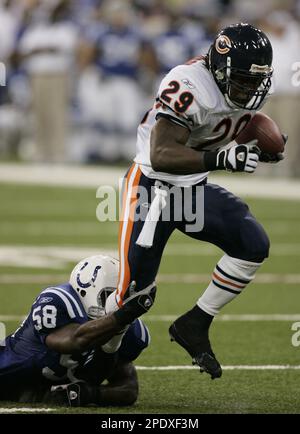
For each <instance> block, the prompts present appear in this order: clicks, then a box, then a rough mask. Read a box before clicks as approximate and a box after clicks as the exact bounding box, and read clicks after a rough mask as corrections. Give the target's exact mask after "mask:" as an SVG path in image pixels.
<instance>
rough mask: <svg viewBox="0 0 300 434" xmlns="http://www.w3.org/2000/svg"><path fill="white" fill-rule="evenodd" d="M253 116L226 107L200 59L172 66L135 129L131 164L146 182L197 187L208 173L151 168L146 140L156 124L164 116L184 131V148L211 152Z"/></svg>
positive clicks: (243, 111)
mask: <svg viewBox="0 0 300 434" xmlns="http://www.w3.org/2000/svg"><path fill="white" fill-rule="evenodd" d="M254 114H255V111H253V110H251V111H250V110H247V109H238V108H232V107H229V105H228V104H227V103H226V101H225V98H224V96H223V94H222V92H221V91H220V90H219V88H218V86H217V84H216V82H215V80H214V78H213V75H212V74H211V72H210V71H209V70H208V69H207V68H206V65H205V60H204V59H203V58H198V59H195V60H193V61H191V62H190V63H188V64H186V65H179V66H176V67H175V68H173V69H172V70H171V71H170V72H169V73H168V74H167V75H166V76H165V77H164V79H163V80H162V82H161V84H160V87H159V91H158V96H157V99H156V102H155V104H154V106H153V108H152V109H151V110H150V111H149V112H148V114H147V115H146V116H145V118H144V120H143V121H142V123H141V124H140V125H139V127H138V136H137V155H136V157H135V160H134V161H135V162H136V163H138V164H139V166H140V168H141V170H142V172H143V173H144V175H146V176H148V177H149V178H155V179H160V180H163V181H166V182H169V183H170V184H174V185H177V186H182V187H185V186H190V185H194V184H197V183H198V182H201V181H202V180H203V179H204V178H206V177H207V175H208V172H205V173H194V174H191V175H174V174H170V173H164V172H156V171H155V170H153V168H152V167H151V161H150V136H151V130H152V128H153V126H154V125H155V122H156V120H157V119H158V118H159V117H161V116H166V117H168V118H169V119H170V120H172V121H173V122H175V123H178V124H179V125H182V126H184V127H186V128H188V129H189V130H190V136H189V139H188V141H187V143H186V145H185V146H188V147H190V148H193V149H196V150H210V151H211V150H216V149H218V148H220V147H222V146H224V145H227V144H228V143H230V142H231V141H232V140H234V139H235V137H236V136H237V135H238V133H239V132H240V131H241V130H242V129H243V128H244V127H245V126H246V124H247V123H248V122H249V120H250V119H251V117H252V116H254Z"/></svg>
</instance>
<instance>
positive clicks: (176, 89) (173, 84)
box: [156, 65, 206, 130]
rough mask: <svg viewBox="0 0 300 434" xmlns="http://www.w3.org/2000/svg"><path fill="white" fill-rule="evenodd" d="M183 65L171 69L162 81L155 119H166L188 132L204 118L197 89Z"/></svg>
mask: <svg viewBox="0 0 300 434" xmlns="http://www.w3.org/2000/svg"><path fill="white" fill-rule="evenodd" d="M194 83H195V80H194V78H193V77H190V74H189V71H188V69H187V68H186V67H185V65H180V66H177V67H175V68H173V69H172V70H171V71H170V72H169V73H168V74H167V75H166V76H165V77H164V79H163V80H162V82H161V84H160V87H159V91H158V95H157V101H158V102H159V103H160V105H159V107H158V110H157V114H156V119H158V118H160V117H166V118H168V119H169V120H171V121H172V122H174V123H176V124H179V125H182V126H184V127H186V128H188V129H190V130H192V129H193V127H194V126H195V125H199V124H201V123H202V121H203V120H204V118H205V116H206V110H205V107H203V106H201V97H199V89H198V88H197V87H196V85H195V84H194Z"/></svg>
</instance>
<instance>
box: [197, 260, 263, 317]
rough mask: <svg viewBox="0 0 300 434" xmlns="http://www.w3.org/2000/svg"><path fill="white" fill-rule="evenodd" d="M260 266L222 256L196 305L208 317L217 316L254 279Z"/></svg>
mask: <svg viewBox="0 0 300 434" xmlns="http://www.w3.org/2000/svg"><path fill="white" fill-rule="evenodd" d="M260 265H261V263H257V262H249V261H244V260H243V259H237V258H232V257H231V256H228V255H224V256H223V257H222V258H221V259H220V261H219V262H218V263H217V265H216V267H215V269H214V272H213V275H212V280H211V282H210V284H209V285H208V287H207V288H206V290H205V291H204V293H203V294H202V296H201V297H200V298H199V300H198V301H197V305H198V306H199V307H200V308H201V309H202V310H204V311H205V312H206V313H208V314H209V315H212V316H215V315H217V314H218V313H219V311H220V309H221V308H222V307H223V306H225V304H227V303H229V302H230V301H231V300H233V299H234V298H235V297H236V296H237V295H239V294H240V293H241V292H242V290H243V289H244V288H245V287H246V286H247V285H248V283H250V282H251V280H253V279H254V277H255V272H256V270H257V269H258V268H259V267H260Z"/></svg>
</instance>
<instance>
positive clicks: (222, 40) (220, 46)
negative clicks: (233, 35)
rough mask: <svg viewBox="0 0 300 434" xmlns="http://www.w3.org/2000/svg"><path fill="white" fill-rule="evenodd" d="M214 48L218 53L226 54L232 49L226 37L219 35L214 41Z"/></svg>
mask: <svg viewBox="0 0 300 434" xmlns="http://www.w3.org/2000/svg"><path fill="white" fill-rule="evenodd" d="M215 47H216V50H217V52H218V53H220V54H227V53H228V52H229V51H230V48H231V47H232V45H231V41H230V39H229V38H228V36H226V35H221V36H219V37H218V38H217V39H216V42H215Z"/></svg>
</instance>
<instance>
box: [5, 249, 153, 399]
mask: <svg viewBox="0 0 300 434" xmlns="http://www.w3.org/2000/svg"><path fill="white" fill-rule="evenodd" d="M117 277H118V261H116V260H115V259H113V258H110V257H108V256H102V255H98V256H93V257H90V258H87V259H84V260H83V261H81V262H80V263H79V264H77V265H76V267H75V268H74V270H73V271H72V274H71V277H70V282H69V283H65V284H61V285H56V286H53V287H49V288H46V289H44V290H43V291H42V292H41V293H40V294H39V296H38V297H37V298H36V300H35V301H34V303H33V305H32V308H31V310H30V313H29V315H28V316H27V318H26V319H25V320H24V322H23V323H22V325H21V326H20V327H19V328H18V330H17V331H16V332H15V333H14V334H13V335H11V336H8V337H7V338H6V340H5V341H4V342H3V343H2V345H1V344H0V345H1V346H0V400H6V401H9V400H12V401H19V402H47V403H52V404H61V405H66V404H67V405H70V406H84V405H88V404H97V405H100V406H101V405H103V406H104V405H132V404H133V403H134V402H135V401H136V399H137V396H138V381H137V375H136V371H135V368H134V366H133V364H132V361H133V360H135V359H136V358H137V357H138V356H139V354H140V353H141V351H142V350H143V349H144V348H146V347H147V346H148V344H149V340H150V336H149V332H148V329H147V327H146V326H145V325H144V324H143V323H142V321H140V320H139V319H135V318H137V317H138V316H140V315H141V314H143V313H145V312H146V311H147V310H148V309H149V307H150V306H151V305H152V303H153V299H154V296H155V289H154V290H153V289H152V290H151V291H148V292H147V291H146V292H144V294H141V293H140V292H139V293H136V292H135V290H134V284H131V288H130V290H129V298H128V299H127V302H126V303H125V304H124V307H122V308H121V309H119V310H117V311H116V312H112V313H108V312H109V311H110V310H114V308H113V309H110V307H109V305H110V304H111V302H110V299H111V300H113V299H114V297H115V294H114V291H115V289H116V286H117ZM124 330H127V331H126V333H125V335H124V338H123V339H122V342H121V343H120V346H119V348H118V349H117V350H116V347H115V346H113V349H112V348H111V345H110V342H113V339H114V336H116V335H118V333H120V332H121V333H122V334H123V333H124ZM104 380H108V383H107V385H101V383H102V382H103V381H104Z"/></svg>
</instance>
